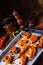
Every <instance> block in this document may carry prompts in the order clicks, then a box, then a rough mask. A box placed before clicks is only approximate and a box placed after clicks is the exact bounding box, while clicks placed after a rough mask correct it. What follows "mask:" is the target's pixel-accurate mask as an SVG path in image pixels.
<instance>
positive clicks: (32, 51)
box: [25, 46, 36, 60]
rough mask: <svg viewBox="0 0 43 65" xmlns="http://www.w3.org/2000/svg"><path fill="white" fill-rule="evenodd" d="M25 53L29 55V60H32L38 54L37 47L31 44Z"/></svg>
mask: <svg viewBox="0 0 43 65" xmlns="http://www.w3.org/2000/svg"><path fill="white" fill-rule="evenodd" d="M25 54H26V56H27V57H29V60H32V59H33V58H34V56H35V54H36V48H35V47H34V46H31V47H30V48H29V49H28V50H27V51H26V53H25Z"/></svg>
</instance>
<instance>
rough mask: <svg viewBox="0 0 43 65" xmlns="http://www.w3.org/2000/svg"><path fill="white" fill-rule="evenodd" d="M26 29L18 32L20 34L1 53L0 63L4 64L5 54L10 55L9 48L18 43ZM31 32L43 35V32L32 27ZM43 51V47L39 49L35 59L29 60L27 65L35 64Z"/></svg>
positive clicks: (0, 64)
mask: <svg viewBox="0 0 43 65" xmlns="http://www.w3.org/2000/svg"><path fill="white" fill-rule="evenodd" d="M25 30H26V29H25ZM25 30H24V31H21V32H20V34H18V35H17V36H16V37H15V38H14V39H13V40H12V41H11V42H10V43H9V45H8V46H7V47H6V49H5V50H4V52H3V53H2V54H1V55H0V65H3V64H2V63H1V61H2V58H3V56H5V55H8V51H9V49H10V48H11V47H12V46H13V45H16V44H17V41H18V40H20V39H21V34H23V33H24V32H25ZM26 31H29V30H26ZM29 32H30V33H31V34H32V35H33V34H34V35H38V36H39V37H40V36H42V35H43V33H41V34H40V32H34V31H31V29H30V31H29ZM42 52H43V49H41V50H38V53H37V54H36V56H35V57H34V59H33V60H32V61H29V62H28V63H27V65H33V63H34V62H35V61H36V60H37V59H38V57H39V56H40V55H41V53H42Z"/></svg>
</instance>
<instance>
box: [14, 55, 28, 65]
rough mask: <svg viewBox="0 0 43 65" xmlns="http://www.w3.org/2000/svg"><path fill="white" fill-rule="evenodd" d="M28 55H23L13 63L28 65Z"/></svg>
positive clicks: (15, 64)
mask: <svg viewBox="0 0 43 65" xmlns="http://www.w3.org/2000/svg"><path fill="white" fill-rule="evenodd" d="M26 58H27V57H26V55H25V54H24V55H22V56H21V57H20V58H18V59H16V60H15V61H13V65H26Z"/></svg>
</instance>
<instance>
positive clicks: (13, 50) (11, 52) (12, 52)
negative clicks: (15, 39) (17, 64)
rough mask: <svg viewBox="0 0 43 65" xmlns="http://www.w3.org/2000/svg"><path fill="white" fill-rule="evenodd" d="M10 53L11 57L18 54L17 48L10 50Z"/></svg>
mask: <svg viewBox="0 0 43 65" xmlns="http://www.w3.org/2000/svg"><path fill="white" fill-rule="evenodd" d="M9 53H10V54H11V55H15V54H17V53H18V50H17V48H16V47H15V46H13V47H12V48H11V49H10V51H9Z"/></svg>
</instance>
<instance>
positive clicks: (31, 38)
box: [30, 35, 38, 43]
mask: <svg viewBox="0 0 43 65" xmlns="http://www.w3.org/2000/svg"><path fill="white" fill-rule="evenodd" d="M37 39H38V36H36V35H32V36H31V37H30V43H34V42H36V41H37Z"/></svg>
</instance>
